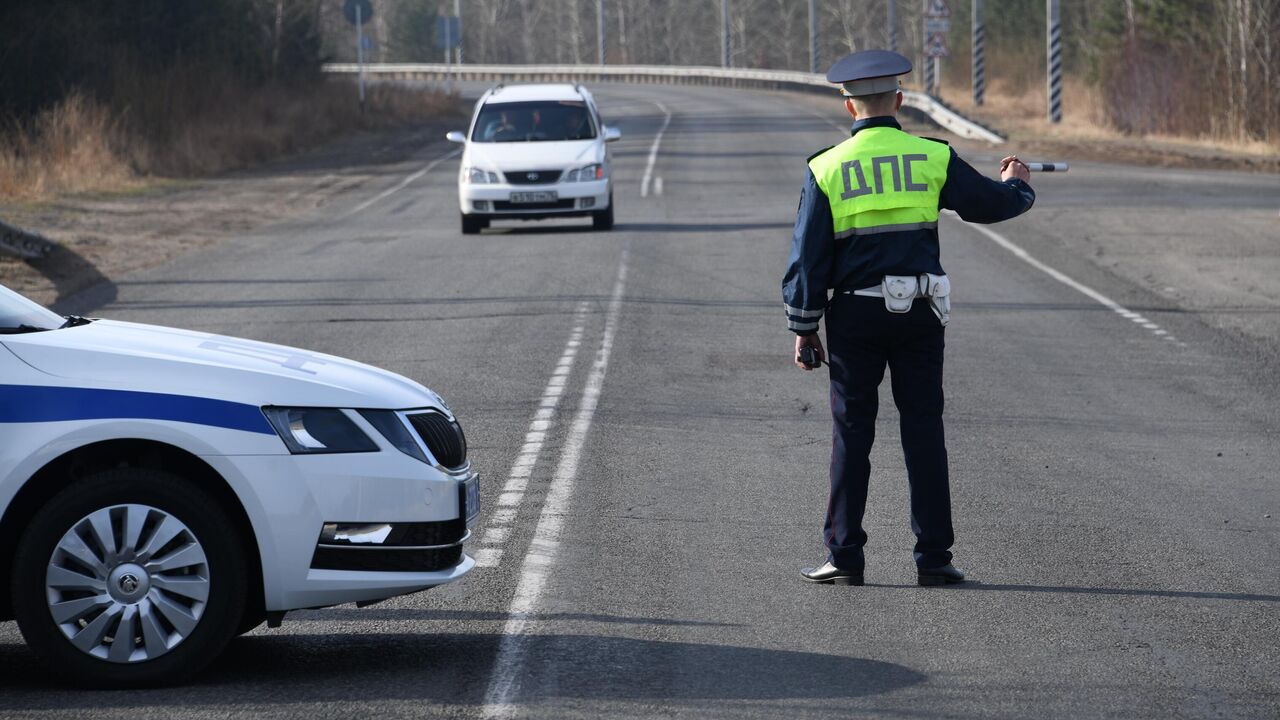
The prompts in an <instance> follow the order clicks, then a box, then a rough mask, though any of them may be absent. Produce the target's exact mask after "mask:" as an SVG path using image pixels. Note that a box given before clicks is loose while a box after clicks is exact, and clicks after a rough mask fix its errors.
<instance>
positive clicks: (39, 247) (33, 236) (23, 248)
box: [0, 222, 56, 260]
mask: <svg viewBox="0 0 1280 720" xmlns="http://www.w3.org/2000/svg"><path fill="white" fill-rule="evenodd" d="M55 247H56V244H55V243H54V242H53V241H52V240H50V239H48V238H46V237H45V236H43V235H41V234H40V233H34V232H31V231H29V230H23V229H22V228H17V227H14V226H12V225H8V224H5V223H3V222H0V255H9V256H11V257H16V258H20V259H22V260H36V259H39V258H42V257H45V256H46V255H48V254H49V253H51V252H53V249H54V248H55Z"/></svg>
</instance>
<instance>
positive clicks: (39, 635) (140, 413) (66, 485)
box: [0, 287, 480, 687]
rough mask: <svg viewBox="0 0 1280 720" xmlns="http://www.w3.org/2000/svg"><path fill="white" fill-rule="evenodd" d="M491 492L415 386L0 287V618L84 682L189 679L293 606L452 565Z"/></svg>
mask: <svg viewBox="0 0 1280 720" xmlns="http://www.w3.org/2000/svg"><path fill="white" fill-rule="evenodd" d="M479 492H480V491H479V478H478V476H477V475H476V473H474V472H472V470H471V465H470V462H469V461H468V459H467V446H466V439H465V437H464V436H463V433H462V428H461V427H460V426H459V424H458V421H457V420H456V419H455V418H454V416H453V413H452V412H450V410H449V408H448V406H446V405H445V403H444V401H443V400H441V399H440V396H439V395H437V394H435V393H434V392H432V391H431V390H428V389H427V388H425V387H423V386H422V385H419V384H418V383H416V382H414V381H412V380H409V379H407V378H404V377H401V376H400V375H396V374H394V373H390V372H387V371H385V370H379V369H378V368H374V367H370V366H368V365H363V364H360V363H357V362H353V361H350V360H344V359H342V358H338V357H333V356H331V355H321V354H318V353H311V352H307V351H305V350H298V349H295V348H290V347H284V346H280V345H271V344H267V343H262V342H255V341H251V340H243V339H239V338H233V337H224V336H219V335H211V334H208V333H201V332H190V331H186V330H175V329H172V328H165V327H156V326H152V325H139V324H133V323H125V322H114V321H111V320H87V319H84V318H79V317H62V316H59V315H57V314H54V313H53V312H50V311H48V310H46V309H44V308H43V307H41V306H39V305H37V304H36V303H33V302H31V301H30V300H27V299H26V298H23V297H22V296H20V295H18V294H17V293H14V292H12V291H11V290H8V289H7V288H4V287H0V580H2V581H3V583H4V586H5V588H6V592H4V593H0V619H16V620H17V621H18V626H19V628H20V629H21V631H22V634H23V636H24V637H25V638H26V640H27V643H28V644H29V645H30V646H31V648H32V649H33V650H34V651H35V652H36V653H37V654H38V655H40V656H41V657H42V658H44V659H45V660H46V661H47V662H48V663H49V665H50V666H51V668H53V669H55V671H56V672H57V673H58V675H59V676H60V677H63V678H65V679H67V680H69V681H71V682H78V683H81V684H86V685H93V686H99V687H128V686H137V685H152V684H163V683H172V682H176V681H179V680H181V679H183V678H185V677H187V676H189V675H191V674H192V673H194V672H196V671H197V670H199V669H200V668H202V667H203V666H204V665H205V664H206V663H208V662H209V661H210V660H212V659H213V658H214V657H215V656H216V655H217V654H218V653H219V652H221V650H222V649H223V647H224V646H225V645H226V644H227V642H228V641H230V640H231V638H232V637H234V636H235V635H236V634H238V633H243V632H247V631H248V630H250V629H252V628H254V627H256V626H257V625H259V624H260V623H262V622H263V621H267V622H269V623H270V624H271V625H273V626H275V625H278V624H279V622H280V620H281V619H282V618H283V616H284V614H285V612H286V611H289V610H293V609H298V608H315V607H322V606H326V605H336V604H339V603H349V602H354V603H357V604H368V603H372V602H376V601H378V600H382V599H384V598H388V597H391V596H394V595H400V594H404V593H410V592H415V591H418V590H423V589H426V588H430V587H434V586H437V585H442V584H444V583H448V582H452V581H454V580H457V579H459V578H461V577H462V576H463V575H465V574H466V573H467V572H468V571H470V570H471V569H472V567H473V566H474V564H475V563H474V562H473V561H472V560H471V559H470V558H469V557H467V556H466V555H465V554H464V553H463V551H462V550H463V542H464V541H466V540H467V538H468V537H469V535H470V531H469V529H468V527H469V525H470V524H471V523H473V522H474V520H475V518H476V516H477V514H478V513H479V504H480V494H479Z"/></svg>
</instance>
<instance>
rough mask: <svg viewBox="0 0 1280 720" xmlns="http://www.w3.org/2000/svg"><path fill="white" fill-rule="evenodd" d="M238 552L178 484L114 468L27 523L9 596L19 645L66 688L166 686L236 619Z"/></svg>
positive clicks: (240, 575)
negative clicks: (44, 664) (63, 681)
mask: <svg viewBox="0 0 1280 720" xmlns="http://www.w3.org/2000/svg"><path fill="white" fill-rule="evenodd" d="M244 553H245V549H244V544H243V542H242V541H241V539H240V537H239V533H238V531H237V530H236V527H235V526H234V525H233V524H232V522H231V521H230V519H229V518H228V517H227V514H226V513H225V512H224V511H223V510H222V508H221V506H220V505H219V504H218V501H217V499H215V498H214V497H212V496H210V495H209V494H208V493H207V492H205V491H204V490H202V489H201V488H200V487H199V485H197V484H196V483H192V482H189V481H186V480H184V479H183V478H181V477H178V476H176V475H172V474H169V473H165V472H160V471H157V470H150V469H144V468H117V469H112V470H107V471H104V472H101V473H98V474H96V475H92V476H90V477H87V478H85V479H83V480H80V481H78V482H76V483H74V484H72V485H71V486H70V487H68V488H67V489H66V490H64V491H62V492H61V493H60V494H58V495H57V496H56V497H54V498H53V499H52V500H50V501H49V502H48V503H47V504H46V505H45V506H44V507H42V508H40V510H38V511H37V512H36V514H35V515H34V517H32V519H31V522H30V524H29V525H28V528H27V531H26V532H25V534H24V535H23V537H22V539H21V541H20V542H19V544H18V549H17V555H16V557H15V562H14V569H13V575H12V577H11V578H10V587H11V588H12V593H13V606H14V614H15V616H16V617H17V620H18V627H19V628H20V629H21V631H22V635H23V637H24V638H26V640H27V644H28V645H30V646H31V649H32V650H33V651H35V653H36V654H37V655H39V656H40V657H41V658H42V659H43V660H45V661H46V662H47V663H48V664H49V665H50V667H51V668H52V669H54V670H55V671H56V672H57V673H58V675H59V676H60V677H63V678H65V679H66V680H67V681H68V682H71V683H75V684H80V685H87V686H91V687H101V688H122V687H137V686H149V685H165V684H171V683H175V682H179V681H181V680H184V679H186V678H188V677H189V676H191V675H192V674H194V673H195V672H197V671H199V670H200V669H202V668H203V667H204V666H205V665H207V664H208V663H209V662H210V661H212V660H213V659H214V658H215V657H216V656H217V655H218V654H219V653H220V652H222V650H223V648H224V647H225V646H226V644H227V642H228V641H230V640H231V638H232V637H234V635H235V634H236V630H237V629H238V628H239V625H240V622H241V617H242V616H243V614H244V608H245V594H246V586H247V583H246V577H245V576H246V572H247V569H246V568H247V563H246V562H245V554H244Z"/></svg>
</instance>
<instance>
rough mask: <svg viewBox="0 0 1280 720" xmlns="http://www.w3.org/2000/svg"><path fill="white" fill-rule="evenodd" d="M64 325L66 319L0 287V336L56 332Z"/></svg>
mask: <svg viewBox="0 0 1280 720" xmlns="http://www.w3.org/2000/svg"><path fill="white" fill-rule="evenodd" d="M65 323H66V318H63V317H62V316H60V315H58V314H57V313H54V312H51V311H49V310H45V309H44V308H42V307H40V306H39V305H37V304H35V303H33V302H31V301H30V300H28V299H26V298H24V297H22V296H21V295H19V294H18V293H16V292H14V291H12V290H10V289H9V288H7V287H4V286H0V334H5V335H12V334H14V333H24V332H37V331H40V330H56V329H58V328H60V327H62V326H63V325H64V324H65Z"/></svg>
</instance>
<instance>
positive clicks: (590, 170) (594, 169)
mask: <svg viewBox="0 0 1280 720" xmlns="http://www.w3.org/2000/svg"><path fill="white" fill-rule="evenodd" d="M603 179H604V165H600V164H599V163H596V164H592V165H588V166H586V167H584V168H578V169H577V170H570V171H569V172H567V173H565V174H564V181H565V182H587V181H590V180H603Z"/></svg>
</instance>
